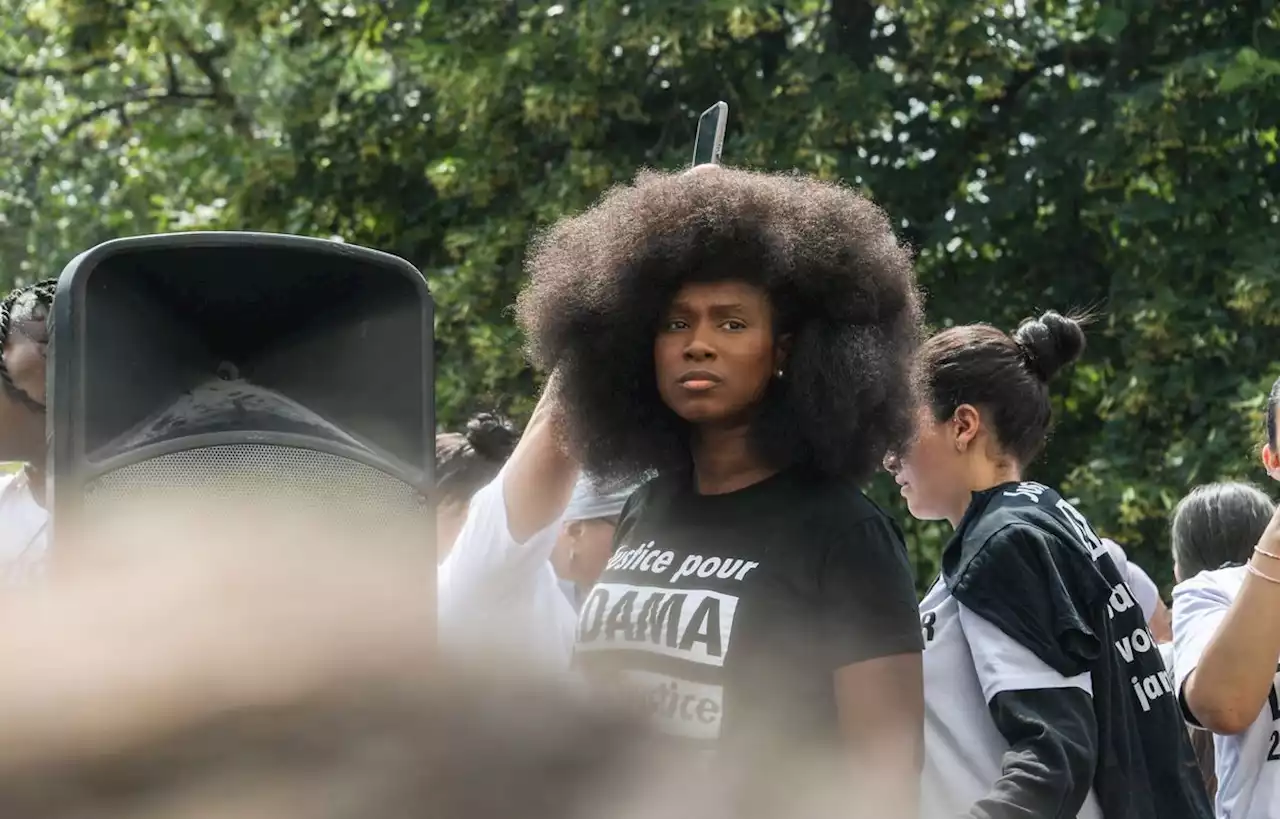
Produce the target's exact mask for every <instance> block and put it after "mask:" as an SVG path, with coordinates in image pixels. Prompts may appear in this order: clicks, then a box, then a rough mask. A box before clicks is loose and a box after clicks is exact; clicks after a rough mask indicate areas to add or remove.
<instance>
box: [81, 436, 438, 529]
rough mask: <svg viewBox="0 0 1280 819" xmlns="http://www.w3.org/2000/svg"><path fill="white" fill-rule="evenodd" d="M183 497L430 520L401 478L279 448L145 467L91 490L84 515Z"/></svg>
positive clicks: (206, 454)
mask: <svg viewBox="0 0 1280 819" xmlns="http://www.w3.org/2000/svg"><path fill="white" fill-rule="evenodd" d="M184 495H185V496H193V497H195V496H198V497H200V498H201V499H202V500H206V501H207V500H213V499H224V498H225V499H227V500H238V501H252V502H254V503H264V502H265V503H269V504H283V505H285V507H286V508H287V509H288V511H290V512H307V511H316V512H323V513H325V514H326V515H341V516H344V517H346V518H347V519H348V520H351V519H358V520H362V521H377V520H385V519H388V518H391V517H395V518H398V519H401V520H403V519H404V517H405V516H406V515H409V516H413V517H417V516H419V515H420V516H421V517H422V520H423V521H424V522H425V521H427V520H429V514H428V511H427V505H426V503H425V501H424V499H423V498H422V497H421V495H420V494H419V493H418V491H417V490H416V489H415V488H414V487H413V486H411V485H410V484H407V483H405V482H404V481H402V480H400V479H399V478H396V477H393V476H391V475H388V474H386V473H385V472H381V471H379V470H377V469H374V468H373V467H370V466H368V465H367V464H363V463H361V462H359V461H355V460H352V459H350V458H344V457H341V456H338V455H331V454H329V453H326V452H317V451H314V450H309V449H300V448H298V447H290V446H279V445H274V444H226V445H220V446H211V447H202V448H198V449H189V450H184V451H181V452H173V453H170V454H168V455H162V456H160V457H158V458H152V459H149V460H145V461H139V462H138V463H135V464H131V465H129V466H126V467H123V468H121V469H118V470H115V471H112V472H108V473H106V474H103V475H101V476H99V477H98V478H96V479H95V480H94V481H92V482H91V483H89V484H88V485H86V487H85V508H86V511H88V512H93V511H95V510H104V509H105V508H107V507H109V506H110V505H111V504H112V503H113V502H115V501H136V500H141V499H144V498H146V499H151V498H155V499H157V500H159V499H166V498H178V497H181V496H184Z"/></svg>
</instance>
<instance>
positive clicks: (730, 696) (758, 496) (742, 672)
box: [575, 470, 922, 760]
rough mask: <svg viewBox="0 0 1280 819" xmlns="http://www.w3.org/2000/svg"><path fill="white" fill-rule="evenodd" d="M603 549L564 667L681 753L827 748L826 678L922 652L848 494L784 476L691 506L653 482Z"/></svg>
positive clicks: (893, 537) (862, 500) (879, 518)
mask: <svg viewBox="0 0 1280 819" xmlns="http://www.w3.org/2000/svg"><path fill="white" fill-rule="evenodd" d="M614 544H615V552H614V555H613V558H612V559H611V560H610V561H609V564H608V567H607V568H606V569H605V572H604V574H603V576H602V577H601V578H600V581H599V583H597V585H596V586H595V588H594V589H592V591H591V593H590V594H588V595H587V598H586V601H585V602H584V604H583V606H582V611H581V614H580V618H579V624H578V642H577V650H576V652H575V665H576V666H577V667H579V668H581V669H583V671H584V672H585V673H586V674H587V676H588V677H589V678H590V679H592V680H595V681H598V682H604V683H605V684H607V685H608V684H612V685H616V686H618V687H619V690H625V691H627V692H628V695H629V696H632V697H634V698H635V699H634V700H633V702H635V703H636V704H637V705H639V706H640V707H641V708H643V709H644V710H645V711H646V712H647V713H648V714H649V715H650V716H651V717H653V718H654V722H655V725H656V727H657V729H658V730H659V731H660V732H661V734H662V735H663V736H665V737H669V738H671V739H672V740H674V741H675V742H676V743H678V744H679V745H681V746H688V747H692V748H702V749H717V750H720V751H725V750H729V749H730V748H731V747H732V748H737V749H751V751H750V753H751V755H752V756H753V757H754V758H757V759H758V760H760V759H762V758H770V757H771V758H773V759H777V758H778V755H779V754H781V753H782V748H784V747H795V746H797V745H800V746H809V747H813V746H818V747H821V746H823V745H829V744H831V743H833V742H835V741H836V740H837V739H838V737H839V733H838V723H837V720H836V704H835V697H834V686H833V672H834V671H835V670H836V669H838V668H841V667H843V666H846V665H850V664H853V663H858V662H862V661H864V660H869V659H872V658H876V657H882V656H888V655H893V654H901V653H906V652H918V651H920V650H921V649H922V637H921V634H920V624H919V613H918V608H917V602H916V596H915V589H914V586H913V583H912V575H911V569H910V566H909V563H908V560H907V555H906V549H905V546H904V544H903V540H902V535H901V533H900V532H899V530H898V529H897V527H896V526H895V525H894V524H893V522H892V521H891V520H890V519H889V518H888V517H887V516H886V515H885V514H884V513H883V512H881V511H880V510H879V509H878V508H877V507H876V506H875V505H874V504H873V503H872V502H871V501H870V500H868V499H867V497H866V496H865V495H863V493H862V492H861V491H859V490H858V489H857V488H856V487H854V486H852V485H849V484H847V483H843V482H839V481H832V480H830V479H825V478H822V477H819V476H816V475H813V474H810V473H807V472H805V471H801V470H789V471H786V472H782V473H779V474H777V475H775V476H773V477H771V478H769V479H767V480H764V481H761V482H760V483H757V484H755V485H753V486H750V487H747V488H745V489H742V490H740V491H737V492H732V493H728V494H723V495H699V494H697V493H696V492H695V491H694V489H693V487H692V484H691V482H690V480H689V478H687V477H684V476H679V477H675V476H672V477H660V478H657V479H655V480H653V481H651V482H650V483H648V484H647V485H645V486H644V487H642V488H641V489H639V490H638V491H637V492H636V493H635V494H634V495H633V496H632V497H631V499H630V500H629V501H628V504H627V506H626V508H625V509H624V510H623V513H622V518H621V522H620V524H619V526H618V530H617V535H616V537H615V540H614ZM770 749H772V752H771V751H770Z"/></svg>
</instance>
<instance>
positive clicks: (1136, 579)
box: [1125, 562, 1160, 623]
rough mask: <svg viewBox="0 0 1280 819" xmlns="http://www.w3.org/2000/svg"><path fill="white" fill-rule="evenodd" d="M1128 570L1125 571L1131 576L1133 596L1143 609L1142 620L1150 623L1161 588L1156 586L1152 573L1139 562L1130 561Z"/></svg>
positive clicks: (1130, 585) (1130, 586) (1130, 584)
mask: <svg viewBox="0 0 1280 819" xmlns="http://www.w3.org/2000/svg"><path fill="white" fill-rule="evenodd" d="M1127 569H1128V571H1127V572H1126V573H1125V574H1126V575H1127V576H1128V578H1129V590H1130V591H1131V592H1133V598H1134V599H1135V600H1137V601H1138V607H1139V608H1141V609H1142V621H1143V622H1144V623H1150V622H1151V618H1152V617H1154V616H1155V613H1156V602H1157V601H1158V600H1159V599H1160V589H1159V588H1157V587H1156V584H1155V581H1154V580H1152V579H1151V577H1150V575H1148V574H1147V573H1146V572H1144V571H1143V570H1142V567H1141V566H1139V565H1138V564H1137V563H1133V562H1129V563H1128V564H1127Z"/></svg>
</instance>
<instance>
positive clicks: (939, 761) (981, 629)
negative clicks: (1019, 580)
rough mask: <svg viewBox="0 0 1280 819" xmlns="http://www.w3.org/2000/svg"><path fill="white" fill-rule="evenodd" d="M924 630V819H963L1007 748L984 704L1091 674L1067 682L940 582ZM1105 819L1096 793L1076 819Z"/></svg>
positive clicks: (925, 610) (925, 603) (1084, 686)
mask: <svg viewBox="0 0 1280 819" xmlns="http://www.w3.org/2000/svg"><path fill="white" fill-rule="evenodd" d="M920 626H921V629H922V630H923V631H924V641H925V648H924V660H923V663H924V709H925V721H924V773H923V775H922V777H921V780H920V781H921V794H920V796H921V799H920V815H921V816H922V817H924V819H937V817H952V816H960V815H963V814H964V813H966V812H967V811H968V810H969V808H970V807H971V806H972V805H973V804H974V803H975V802H977V801H978V800H980V799H982V798H983V797H985V796H986V795H987V794H988V793H989V792H990V791H991V787H992V786H993V785H994V784H995V782H996V780H998V779H999V778H1000V775H1001V774H1002V773H1003V768H1002V763H1003V757H1004V754H1005V753H1006V752H1007V751H1008V750H1009V743H1008V741H1006V740H1005V738H1004V736H1003V735H1002V734H1001V733H1000V731H999V730H998V729H997V728H996V725H995V721H994V720H993V719H992V717H991V712H990V711H989V710H988V708H987V704H988V703H990V702H991V700H992V698H994V697H995V695H996V694H999V693H1000V692H1002V691H1026V690H1034V689H1045V688H1079V689H1081V690H1084V691H1087V692H1088V693H1089V694H1090V695H1092V694H1093V684H1092V680H1091V678H1090V675H1089V674H1088V673H1084V674H1081V675H1079V676H1077V677H1069V678H1068V677H1064V676H1062V675H1061V674H1059V673H1058V672H1057V671H1055V670H1054V669H1052V668H1050V667H1049V666H1048V665H1047V664H1046V663H1045V662H1044V661H1043V660H1041V659H1040V658H1039V657H1037V656H1036V655H1035V654H1033V653H1032V652H1031V651H1030V650H1029V649H1027V648H1026V647H1025V646H1023V645H1022V644H1020V643H1018V642H1017V641H1016V640H1014V639H1012V638H1010V637H1009V636H1008V635H1006V634H1005V633H1004V632H1003V631H1001V630H1000V629H999V628H998V627H996V626H995V625H993V624H992V623H990V622H988V621H987V620H984V619H983V618H982V617H979V616H978V615H977V614H975V613H973V612H972V611H970V610H969V609H967V608H965V607H964V606H962V605H960V603H959V601H957V600H956V599H955V598H954V597H952V596H951V592H950V591H949V590H948V589H947V586H946V584H945V583H944V582H942V580H941V579H939V580H937V581H935V582H934V584H933V588H931V589H929V593H928V594H926V595H925V597H924V600H922V601H921V602H920ZM1078 816H1079V817H1081V819H1101V817H1102V811H1101V809H1100V808H1099V806H1098V801H1097V798H1096V797H1095V795H1094V793H1093V791H1092V789H1091V790H1090V791H1089V796H1088V798H1087V799H1086V800H1085V803H1084V806H1083V807H1082V808H1081V810H1080V813H1079V814H1078Z"/></svg>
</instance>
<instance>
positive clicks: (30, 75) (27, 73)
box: [0, 57, 111, 80]
mask: <svg viewBox="0 0 1280 819" xmlns="http://www.w3.org/2000/svg"><path fill="white" fill-rule="evenodd" d="M108 65H111V58H110V57H99V58H97V59H95V60H89V61H88V62H86V63H81V64H80V65H77V66H72V67H70V68H52V67H49V66H46V67H44V68H16V67H14V66H9V65H0V75H3V76H6V77H11V78H13V79H15V80H35V79H43V78H45V77H53V78H55V79H64V80H65V79H70V78H72V77H82V76H84V75H85V74H88V73H89V72H90V71H92V70H94V69H95V68H105V67H106V66H108Z"/></svg>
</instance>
